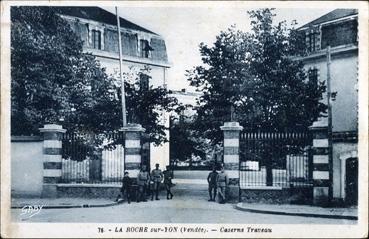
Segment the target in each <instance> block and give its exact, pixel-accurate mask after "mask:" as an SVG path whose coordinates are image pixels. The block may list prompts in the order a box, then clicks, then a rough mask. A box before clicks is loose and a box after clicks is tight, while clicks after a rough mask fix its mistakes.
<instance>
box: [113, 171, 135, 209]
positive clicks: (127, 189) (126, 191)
mask: <svg viewBox="0 0 369 239" xmlns="http://www.w3.org/2000/svg"><path fill="white" fill-rule="evenodd" d="M122 181H123V184H122V188H121V189H120V193H119V194H118V197H117V199H116V200H115V201H116V202H118V200H119V198H120V197H122V199H123V200H124V196H126V197H127V201H128V203H131V195H130V194H131V186H132V180H131V178H130V177H129V175H128V172H125V173H124V177H123V180H122Z"/></svg>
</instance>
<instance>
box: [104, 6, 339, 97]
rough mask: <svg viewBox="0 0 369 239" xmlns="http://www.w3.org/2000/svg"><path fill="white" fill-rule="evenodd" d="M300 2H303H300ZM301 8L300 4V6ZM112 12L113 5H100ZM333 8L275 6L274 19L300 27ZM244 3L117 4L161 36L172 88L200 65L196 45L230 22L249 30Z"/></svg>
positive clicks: (185, 84)
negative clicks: (166, 54) (188, 71)
mask: <svg viewBox="0 0 369 239" xmlns="http://www.w3.org/2000/svg"><path fill="white" fill-rule="evenodd" d="M302 4H304V3H302ZM301 7H304V6H301ZM103 8H104V9H106V10H108V11H110V12H113V13H115V8H114V7H109V6H108V7H103ZM333 9H334V8H314V9H312V8H307V7H304V8H277V9H276V10H275V13H276V14H277V16H276V17H275V22H280V21H283V20H286V21H287V23H290V22H292V21H293V20H296V21H297V23H298V26H302V25H304V24H305V23H308V22H310V21H312V20H314V19H316V18H318V17H320V16H322V15H324V14H326V13H328V12H330V11H332V10H333ZM248 10H251V8H248V7H247V6H244V5H242V6H241V7H240V6H239V5H235V6H234V5H231V4H229V5H228V4H215V5H214V4H213V5H200V6H197V5H196V6H191V5H186V6H181V7H179V6H173V5H172V6H169V7H168V6H163V5H161V6H140V7H137V6H124V7H118V12H119V15H120V17H123V18H125V19H127V20H129V21H132V22H134V23H136V24H138V25H140V26H142V27H144V28H146V29H148V30H151V31H153V32H155V33H157V34H159V35H161V36H162V37H163V38H164V40H165V42H166V47H167V53H168V58H169V62H170V63H171V68H170V69H169V70H168V87H169V88H170V89H172V90H180V89H182V88H186V89H187V90H188V91H194V89H193V88H191V87H189V84H188V81H187V80H186V77H185V71H186V70H190V69H192V68H193V67H194V66H197V65H200V64H201V56H200V53H199V44H200V43H201V42H204V43H206V44H208V45H212V44H213V43H214V41H215V37H216V36H217V35H218V34H219V33H220V31H222V30H226V29H227V28H229V27H230V26H231V25H234V24H235V25H236V27H237V28H238V29H240V30H243V31H248V30H249V22H250V20H249V18H248V15H247V11H248Z"/></svg>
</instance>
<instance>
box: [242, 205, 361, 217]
mask: <svg viewBox="0 0 369 239" xmlns="http://www.w3.org/2000/svg"><path fill="white" fill-rule="evenodd" d="M235 208H236V209H238V210H241V211H247V212H253V213H263V214H275V215H290V216H303V217H320V218H333V219H348V220H358V217H357V215H358V211H357V208H356V207H350V208H323V207H317V206H309V205H290V204H261V203H260V204H259V203H238V204H237V205H236V206H235Z"/></svg>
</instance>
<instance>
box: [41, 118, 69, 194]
mask: <svg viewBox="0 0 369 239" xmlns="http://www.w3.org/2000/svg"><path fill="white" fill-rule="evenodd" d="M39 130H40V131H41V133H43V139H44V145H43V185H42V193H41V196H42V197H57V184H58V183H59V182H60V179H61V177H62V135H63V133H65V132H66V130H65V129H63V128H62V126H61V125H57V124H46V125H44V127H43V128H40V129H39Z"/></svg>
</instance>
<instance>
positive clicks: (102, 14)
mask: <svg viewBox="0 0 369 239" xmlns="http://www.w3.org/2000/svg"><path fill="white" fill-rule="evenodd" d="M55 9H56V11H57V12H59V13H60V14H62V15H67V16H73V17H79V18H84V19H89V20H94V21H97V22H103V23H106V24H110V25H117V17H116V15H115V14H113V13H111V12H109V11H106V10H104V9H102V8H99V7H55ZM120 26H121V27H122V28H127V29H132V30H137V31H142V32H147V33H151V34H155V35H158V34H156V33H154V32H152V31H150V30H147V29H146V28H143V27H141V26H139V25H137V24H134V23H133V22H130V21H128V20H126V19H124V18H120Z"/></svg>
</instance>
